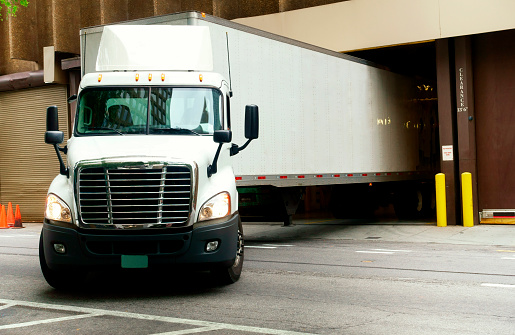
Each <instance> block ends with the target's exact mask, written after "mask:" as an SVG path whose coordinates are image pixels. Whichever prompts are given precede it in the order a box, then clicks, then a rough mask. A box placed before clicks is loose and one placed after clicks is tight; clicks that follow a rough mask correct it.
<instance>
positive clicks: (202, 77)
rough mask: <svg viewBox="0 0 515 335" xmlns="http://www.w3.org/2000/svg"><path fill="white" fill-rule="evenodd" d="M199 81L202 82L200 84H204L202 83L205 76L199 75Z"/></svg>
mask: <svg viewBox="0 0 515 335" xmlns="http://www.w3.org/2000/svg"><path fill="white" fill-rule="evenodd" d="M198 80H200V82H202V81H203V80H204V76H203V75H201V74H199V75H198Z"/></svg>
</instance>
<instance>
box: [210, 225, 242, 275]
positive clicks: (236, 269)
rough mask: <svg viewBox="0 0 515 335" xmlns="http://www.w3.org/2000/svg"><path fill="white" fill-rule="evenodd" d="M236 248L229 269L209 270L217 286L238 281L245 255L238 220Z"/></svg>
mask: <svg viewBox="0 0 515 335" xmlns="http://www.w3.org/2000/svg"><path fill="white" fill-rule="evenodd" d="M237 243H238V247H237V248H236V257H235V259H234V263H233V265H232V266H230V267H228V268H227V267H219V268H215V269H213V270H211V275H212V276H213V278H214V279H215V281H216V282H217V283H218V284H221V285H229V284H233V283H235V282H237V281H238V279H240V276H241V271H242V269H243V259H244V255H245V243H244V240H243V225H242V224H241V219H239V220H238V242H237Z"/></svg>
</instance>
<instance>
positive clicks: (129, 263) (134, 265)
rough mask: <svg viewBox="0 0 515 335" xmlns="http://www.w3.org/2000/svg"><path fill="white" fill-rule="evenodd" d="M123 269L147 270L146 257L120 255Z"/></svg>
mask: <svg viewBox="0 0 515 335" xmlns="http://www.w3.org/2000/svg"><path fill="white" fill-rule="evenodd" d="M122 268H123V269H145V268H148V256H146V255H122Z"/></svg>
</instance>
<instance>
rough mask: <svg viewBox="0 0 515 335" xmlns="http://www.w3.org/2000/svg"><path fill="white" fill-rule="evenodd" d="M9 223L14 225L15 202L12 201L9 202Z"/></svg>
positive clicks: (10, 225)
mask: <svg viewBox="0 0 515 335" xmlns="http://www.w3.org/2000/svg"><path fill="white" fill-rule="evenodd" d="M7 225H8V226H9V227H12V226H14V215H13V204H12V203H10V202H9V203H8V204H7Z"/></svg>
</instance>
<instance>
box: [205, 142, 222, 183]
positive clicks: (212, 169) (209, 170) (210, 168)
mask: <svg viewBox="0 0 515 335" xmlns="http://www.w3.org/2000/svg"><path fill="white" fill-rule="evenodd" d="M222 145H223V143H220V144H219V145H218V149H217V150H216V154H215V158H214V159H213V164H211V165H209V166H208V167H207V177H208V178H211V176H212V175H214V174H215V173H217V172H218V167H217V166H216V163H217V162H218V156H220V150H221V149H222Z"/></svg>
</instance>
